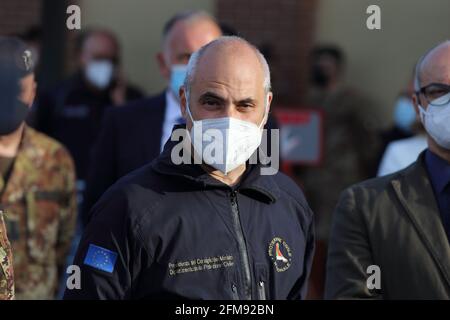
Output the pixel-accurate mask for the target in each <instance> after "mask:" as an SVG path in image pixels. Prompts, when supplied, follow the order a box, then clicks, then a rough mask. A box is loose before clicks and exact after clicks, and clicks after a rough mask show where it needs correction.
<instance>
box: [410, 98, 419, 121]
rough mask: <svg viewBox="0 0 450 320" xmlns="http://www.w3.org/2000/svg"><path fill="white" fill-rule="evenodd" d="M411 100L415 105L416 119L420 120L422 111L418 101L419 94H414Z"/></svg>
mask: <svg viewBox="0 0 450 320" xmlns="http://www.w3.org/2000/svg"><path fill="white" fill-rule="evenodd" d="M411 98H412V102H413V105H414V110H415V111H416V117H417V118H418V119H420V110H419V104H420V101H419V99H418V96H417V94H415V93H414V94H413V95H412V97H411Z"/></svg>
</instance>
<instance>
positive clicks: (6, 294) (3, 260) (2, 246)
mask: <svg viewBox="0 0 450 320" xmlns="http://www.w3.org/2000/svg"><path fill="white" fill-rule="evenodd" d="M12 299H14V272H13V267H12V255H11V246H10V244H9V241H8V237H7V236H6V228H5V222H4V220H3V211H1V210H0V300H12Z"/></svg>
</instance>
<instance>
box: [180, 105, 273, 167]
mask: <svg viewBox="0 0 450 320" xmlns="http://www.w3.org/2000/svg"><path fill="white" fill-rule="evenodd" d="M186 110H187V113H188V115H189V117H190V118H191V121H192V123H193V125H192V128H191V130H190V139H191V143H192V144H193V146H194V150H195V152H196V153H197V154H198V155H199V156H201V157H202V160H203V162H205V163H206V164H208V165H210V166H211V167H213V168H215V169H217V170H219V171H221V172H222V173H224V174H227V173H228V172H230V171H232V170H234V169H236V168H237V167H238V166H240V165H242V164H244V163H245V162H246V161H247V160H248V159H249V158H250V157H251V155H252V154H253V152H255V150H256V149H258V147H259V145H260V144H261V139H262V127H263V125H264V121H265V119H266V116H267V110H266V114H265V116H264V119H263V121H262V122H261V124H260V125H259V126H257V125H256V124H254V123H251V122H247V121H243V120H239V119H235V118H231V117H226V118H218V119H204V120H198V121H195V120H194V119H193V117H192V114H191V111H190V109H189V104H188V103H187V102H186ZM213 150H214V152H213Z"/></svg>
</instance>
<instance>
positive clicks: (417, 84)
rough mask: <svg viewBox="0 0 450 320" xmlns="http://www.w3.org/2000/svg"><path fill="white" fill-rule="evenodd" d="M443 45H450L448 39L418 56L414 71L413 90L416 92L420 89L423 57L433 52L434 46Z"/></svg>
mask: <svg viewBox="0 0 450 320" xmlns="http://www.w3.org/2000/svg"><path fill="white" fill-rule="evenodd" d="M443 45H450V40H446V41H443V42H441V43H439V44H437V45H435V46H434V47H433V48H431V49H430V50H428V51H427V52H426V53H425V54H424V55H423V56H421V57H420V59H419V60H418V61H417V64H416V67H415V72H414V91H416V92H418V91H419V90H420V80H421V79H420V76H421V73H422V65H423V62H424V61H425V59H426V58H427V57H428V55H429V54H430V53H431V52H433V51H434V50H435V49H436V48H438V47H440V46H443Z"/></svg>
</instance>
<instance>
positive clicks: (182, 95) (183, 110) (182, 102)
mask: <svg viewBox="0 0 450 320" xmlns="http://www.w3.org/2000/svg"><path fill="white" fill-rule="evenodd" d="M179 94H180V109H181V115H182V116H183V118H184V119H185V120H186V121H187V120H188V117H187V114H186V91H185V90H184V85H183V86H181V87H180V92H179Z"/></svg>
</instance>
